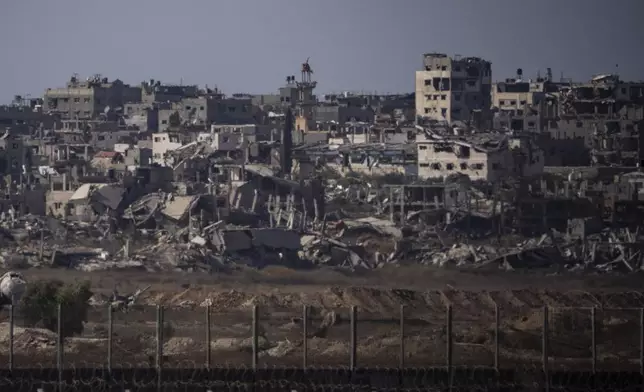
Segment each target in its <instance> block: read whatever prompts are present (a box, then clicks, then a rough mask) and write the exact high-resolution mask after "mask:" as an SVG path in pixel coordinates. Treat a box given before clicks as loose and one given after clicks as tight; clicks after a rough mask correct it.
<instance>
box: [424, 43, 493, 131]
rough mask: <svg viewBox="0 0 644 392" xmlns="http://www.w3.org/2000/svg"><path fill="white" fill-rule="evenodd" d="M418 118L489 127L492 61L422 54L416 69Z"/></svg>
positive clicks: (438, 54)
mask: <svg viewBox="0 0 644 392" xmlns="http://www.w3.org/2000/svg"><path fill="white" fill-rule="evenodd" d="M415 87H416V117H417V118H418V119H419V120H421V121H422V120H424V119H428V120H438V121H446V122H448V123H452V122H454V121H462V122H465V123H467V124H471V125H473V126H475V127H477V128H480V129H485V128H488V124H489V120H490V107H491V104H490V99H491V89H492V64H491V63H490V62H489V61H486V60H483V59H481V58H478V57H461V56H454V57H449V56H447V55H446V54H443V53H426V54H424V55H423V68H422V70H420V71H416V82H415Z"/></svg>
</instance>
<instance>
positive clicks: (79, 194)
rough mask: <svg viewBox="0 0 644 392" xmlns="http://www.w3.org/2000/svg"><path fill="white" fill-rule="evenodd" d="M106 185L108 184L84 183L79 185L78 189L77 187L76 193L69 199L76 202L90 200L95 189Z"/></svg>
mask: <svg viewBox="0 0 644 392" xmlns="http://www.w3.org/2000/svg"><path fill="white" fill-rule="evenodd" d="M104 186H107V184H93V183H87V184H83V185H81V186H79V187H78V189H76V191H75V192H74V194H73V195H72V196H71V197H70V198H69V201H70V202H74V201H82V200H88V199H89V197H90V196H91V195H92V192H93V191H94V190H96V189H100V188H102V187H104Z"/></svg>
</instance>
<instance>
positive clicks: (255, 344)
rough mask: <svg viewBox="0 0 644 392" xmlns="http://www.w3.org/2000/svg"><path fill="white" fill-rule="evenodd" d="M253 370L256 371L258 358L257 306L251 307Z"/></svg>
mask: <svg viewBox="0 0 644 392" xmlns="http://www.w3.org/2000/svg"><path fill="white" fill-rule="evenodd" d="M252 334H253V363H252V365H253V370H257V362H258V358H259V306H257V305H254V306H253V327H252Z"/></svg>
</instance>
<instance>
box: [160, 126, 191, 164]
mask: <svg viewBox="0 0 644 392" xmlns="http://www.w3.org/2000/svg"><path fill="white" fill-rule="evenodd" d="M185 144H187V143H186V142H185V140H182V137H181V135H180V134H178V133H171V132H162V133H153V134H152V162H153V163H158V164H159V165H165V158H164V156H165V153H166V152H168V151H172V150H176V149H177V148H179V147H181V146H183V145H185Z"/></svg>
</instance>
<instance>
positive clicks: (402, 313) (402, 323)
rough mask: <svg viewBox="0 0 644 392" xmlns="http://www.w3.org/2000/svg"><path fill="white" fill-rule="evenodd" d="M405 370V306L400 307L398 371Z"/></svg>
mask: <svg viewBox="0 0 644 392" xmlns="http://www.w3.org/2000/svg"><path fill="white" fill-rule="evenodd" d="M404 368H405V305H400V369H404Z"/></svg>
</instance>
